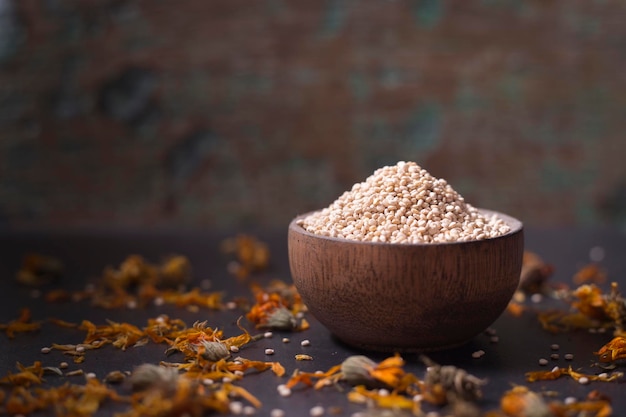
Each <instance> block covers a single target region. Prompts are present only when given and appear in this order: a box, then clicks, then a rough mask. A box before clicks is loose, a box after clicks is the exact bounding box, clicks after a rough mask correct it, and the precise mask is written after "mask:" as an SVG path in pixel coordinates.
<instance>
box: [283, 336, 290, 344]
mask: <svg viewBox="0 0 626 417" xmlns="http://www.w3.org/2000/svg"><path fill="white" fill-rule="evenodd" d="M290 341H291V340H289V338H288V337H283V343H289V342H290Z"/></svg>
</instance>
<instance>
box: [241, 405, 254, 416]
mask: <svg viewBox="0 0 626 417" xmlns="http://www.w3.org/2000/svg"><path fill="white" fill-rule="evenodd" d="M255 414H256V408H254V407H253V406H251V405H246V406H245V407H243V415H244V416H253V415H255Z"/></svg>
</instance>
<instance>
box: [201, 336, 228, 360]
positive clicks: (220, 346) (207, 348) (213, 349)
mask: <svg viewBox="0 0 626 417" xmlns="http://www.w3.org/2000/svg"><path fill="white" fill-rule="evenodd" d="M201 343H202V347H203V348H204V351H203V352H202V353H201V355H202V357H203V358H204V359H206V360H209V361H211V362H217V361H219V360H220V359H224V358H227V357H229V356H230V349H228V346H226V345H225V344H224V343H222V342H208V341H206V340H203V341H202V342H201Z"/></svg>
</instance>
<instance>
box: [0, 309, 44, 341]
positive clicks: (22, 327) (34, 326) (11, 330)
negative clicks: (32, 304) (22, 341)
mask: <svg viewBox="0 0 626 417" xmlns="http://www.w3.org/2000/svg"><path fill="white" fill-rule="evenodd" d="M40 328H41V323H39V322H33V321H32V320H31V312H30V309H28V308H23V309H21V310H20V315H19V317H18V318H17V319H15V320H12V321H10V322H8V323H6V324H4V323H0V330H4V332H5V333H6V335H7V337H8V338H9V339H13V338H14V337H15V334H16V333H27V332H34V331H37V330H39V329H40Z"/></svg>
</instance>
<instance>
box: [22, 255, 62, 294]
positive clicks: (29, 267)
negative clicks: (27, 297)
mask: <svg viewBox="0 0 626 417" xmlns="http://www.w3.org/2000/svg"><path fill="white" fill-rule="evenodd" d="M63 269H64V267H63V262H61V261H60V260H59V259H57V258H55V257H54V256H48V255H42V254H39V253H29V254H26V255H25V256H24V258H23V259H22V265H21V266H20V269H19V270H18V271H17V273H16V275H15V279H16V280H17V282H18V283H20V284H22V285H28V286H31V287H37V286H41V285H44V284H48V283H51V282H54V281H57V280H58V279H59V278H60V277H61V275H63Z"/></svg>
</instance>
